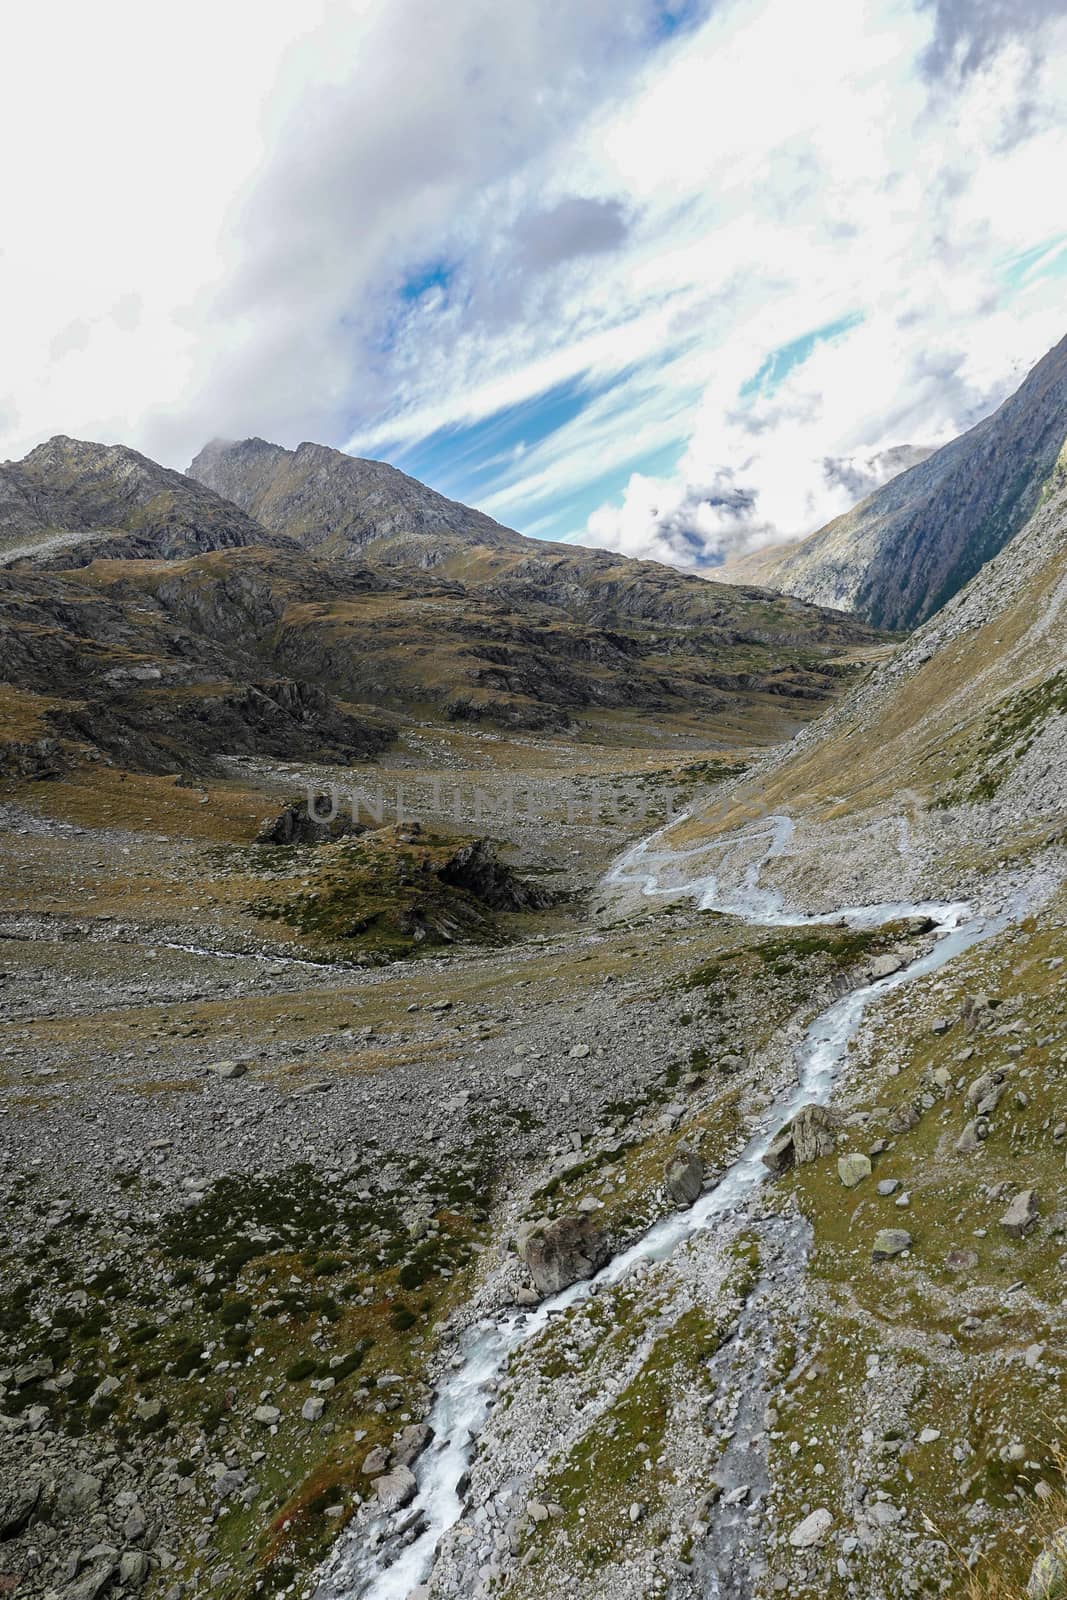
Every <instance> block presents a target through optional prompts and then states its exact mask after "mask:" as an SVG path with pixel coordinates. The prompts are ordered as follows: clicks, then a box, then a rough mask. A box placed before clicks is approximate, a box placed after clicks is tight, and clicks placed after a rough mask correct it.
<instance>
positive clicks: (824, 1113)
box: [763, 1102, 840, 1177]
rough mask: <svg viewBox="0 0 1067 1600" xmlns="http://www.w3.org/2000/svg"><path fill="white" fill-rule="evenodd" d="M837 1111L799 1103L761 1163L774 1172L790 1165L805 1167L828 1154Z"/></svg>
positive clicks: (837, 1121)
mask: <svg viewBox="0 0 1067 1600" xmlns="http://www.w3.org/2000/svg"><path fill="white" fill-rule="evenodd" d="M839 1120H840V1119H839V1118H838V1116H837V1114H836V1113H835V1112H833V1111H831V1110H830V1108H829V1106H820V1105H816V1104H815V1103H814V1102H812V1104H811V1105H806V1106H801V1108H800V1110H799V1111H798V1112H797V1114H796V1116H795V1117H794V1118H793V1120H792V1122H790V1123H788V1124H787V1125H786V1127H784V1128H783V1129H782V1131H781V1133H780V1134H779V1135H778V1137H777V1138H776V1139H775V1140H774V1141H773V1142H772V1144H771V1146H770V1148H769V1149H768V1150H767V1152H766V1154H765V1155H764V1157H763V1165H764V1166H765V1167H767V1168H769V1170H770V1171H771V1172H773V1173H774V1174H775V1176H776V1177H777V1175H778V1174H779V1173H782V1172H787V1171H788V1170H789V1168H790V1167H793V1166H797V1167H805V1166H807V1165H808V1163H809V1162H811V1161H818V1160H819V1159H820V1157H822V1156H828V1155H830V1154H831V1153H832V1151H833V1148H834V1134H835V1132H836V1130H837V1128H838V1126H839Z"/></svg>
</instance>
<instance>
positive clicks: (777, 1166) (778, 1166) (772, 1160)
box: [762, 1128, 796, 1178]
mask: <svg viewBox="0 0 1067 1600" xmlns="http://www.w3.org/2000/svg"><path fill="white" fill-rule="evenodd" d="M762 1160H763V1165H764V1166H765V1167H766V1168H767V1171H768V1172H772V1173H773V1174H774V1176H775V1177H776V1178H777V1177H780V1176H781V1174H782V1173H783V1172H788V1171H789V1168H790V1167H791V1166H792V1165H793V1163H794V1161H795V1160H796V1150H795V1149H794V1146H793V1135H792V1133H790V1131H789V1129H788V1128H787V1129H785V1130H784V1131H783V1132H782V1133H780V1134H778V1136H777V1138H775V1139H772V1141H771V1143H770V1144H769V1145H768V1146H767V1148H766V1150H765V1151H764V1152H763V1157H762Z"/></svg>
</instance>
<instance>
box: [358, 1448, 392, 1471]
mask: <svg viewBox="0 0 1067 1600" xmlns="http://www.w3.org/2000/svg"><path fill="white" fill-rule="evenodd" d="M392 1459H393V1457H392V1453H391V1451H389V1450H387V1449H386V1447H385V1445H384V1444H379V1445H375V1447H374V1449H373V1450H368V1451H367V1454H366V1455H365V1456H364V1458H363V1465H362V1467H361V1468H360V1471H361V1472H362V1473H363V1476H364V1477H365V1478H375V1477H377V1476H378V1474H379V1473H380V1472H385V1470H386V1469H387V1467H388V1466H389V1463H390V1461H391V1460H392Z"/></svg>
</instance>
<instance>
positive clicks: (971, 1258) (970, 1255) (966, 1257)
mask: <svg viewBox="0 0 1067 1600" xmlns="http://www.w3.org/2000/svg"><path fill="white" fill-rule="evenodd" d="M977 1265H978V1251H977V1250H971V1249H970V1248H964V1249H962V1250H950V1251H949V1253H948V1255H947V1256H946V1257H945V1266H946V1267H947V1268H948V1270H949V1271H950V1272H970V1271H972V1270H973V1268H975V1267H976V1266H977Z"/></svg>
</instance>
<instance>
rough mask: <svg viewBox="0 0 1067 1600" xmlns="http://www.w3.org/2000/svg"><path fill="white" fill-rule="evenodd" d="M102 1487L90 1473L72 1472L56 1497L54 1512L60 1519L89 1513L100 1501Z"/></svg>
mask: <svg viewBox="0 0 1067 1600" xmlns="http://www.w3.org/2000/svg"><path fill="white" fill-rule="evenodd" d="M103 1487H104V1485H103V1483H102V1481H101V1480H100V1479H99V1478H95V1477H94V1476H93V1474H92V1473H91V1472H77V1471H75V1472H72V1473H70V1474H69V1475H68V1476H67V1477H66V1478H65V1479H64V1480H63V1483H62V1485H61V1487H60V1490H59V1494H58V1496H57V1497H56V1511H57V1513H58V1514H59V1516H61V1517H78V1516H82V1515H83V1514H84V1513H85V1512H86V1511H91V1510H92V1509H93V1507H94V1506H95V1505H96V1504H97V1502H98V1501H99V1499H100V1494H101V1491H102V1489H103Z"/></svg>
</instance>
